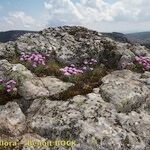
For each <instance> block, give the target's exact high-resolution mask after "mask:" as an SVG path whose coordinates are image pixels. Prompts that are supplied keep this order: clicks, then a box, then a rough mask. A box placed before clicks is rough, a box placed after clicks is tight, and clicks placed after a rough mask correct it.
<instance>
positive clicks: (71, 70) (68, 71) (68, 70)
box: [60, 64, 83, 76]
mask: <svg viewBox="0 0 150 150" xmlns="http://www.w3.org/2000/svg"><path fill="white" fill-rule="evenodd" d="M60 71H62V72H63V73H64V75H66V76H70V75H76V74H78V73H83V70H81V69H77V68H76V66H75V65H74V64H71V65H70V66H66V67H64V68H61V69H60Z"/></svg>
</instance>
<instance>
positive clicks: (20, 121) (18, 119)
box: [0, 102, 26, 136]
mask: <svg viewBox="0 0 150 150" xmlns="http://www.w3.org/2000/svg"><path fill="white" fill-rule="evenodd" d="M25 130H26V117H25V115H24V114H23V113H22V111H21V109H20V108H19V106H18V104H17V103H15V102H9V103H7V104H6V105H5V106H4V107H3V108H2V110H1V111H0V132H1V133H4V134H6V135H7V134H8V135H11V136H18V135H20V134H22V133H23V132H25Z"/></svg>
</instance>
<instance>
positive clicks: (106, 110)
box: [0, 26, 150, 150]
mask: <svg viewBox="0 0 150 150" xmlns="http://www.w3.org/2000/svg"><path fill="white" fill-rule="evenodd" d="M21 51H24V52H32V51H39V52H42V53H44V54H46V55H48V56H50V57H51V58H54V57H55V59H57V60H59V61H63V62H66V63H68V62H70V61H71V62H73V63H76V62H78V61H79V60H80V59H81V58H88V57H89V56H92V57H93V58H97V59H98V60H99V61H100V62H101V63H104V64H105V65H106V66H107V65H108V64H114V65H115V67H116V68H115V71H112V72H111V73H109V74H108V75H106V76H105V77H103V78H102V80H101V83H102V84H100V85H99V86H98V87H96V88H94V89H93V92H90V93H88V94H85V95H75V96H71V97H69V98H68V99H65V100H61V98H59V96H60V95H61V93H63V92H68V90H69V88H70V87H74V86H75V85H74V84H73V83H69V82H64V81H61V80H60V79H58V78H56V77H55V76H47V77H37V76H36V75H35V74H33V73H32V72H31V71H30V70H28V69H27V68H26V67H25V66H24V65H22V64H12V63H11V62H10V61H9V60H10V58H11V56H14V55H16V53H20V52H21ZM54 51H55V55H54ZM141 54H144V55H145V56H150V51H149V50H148V49H146V48H144V47H143V46H137V45H131V44H129V43H120V42H117V41H114V40H112V39H109V38H107V37H104V36H102V35H101V34H100V33H98V32H96V31H91V30H88V29H86V28H82V27H67V26H66V27H58V28H49V29H45V30H43V31H41V32H39V33H36V34H26V35H24V36H22V37H20V38H19V39H18V40H16V41H14V42H8V43H5V44H0V77H6V76H8V77H10V78H13V79H15V80H16V81H17V83H18V85H17V91H18V94H19V97H17V98H15V99H11V100H10V101H9V102H7V103H6V104H4V105H0V140H5V141H7V140H9V141H11V140H13V141H16V142H18V143H19V145H18V146H16V147H10V148H9V149H10V150H12V149H14V150H19V149H21V150H149V149H150V72H148V71H145V72H144V73H135V72H133V71H131V70H128V69H123V68H124V67H125V64H126V63H127V64H128V65H129V64H133V58H134V57H135V56H137V55H141ZM125 68H126V67H125ZM117 69H121V70H117ZM60 97H61V96H60ZM57 98H59V99H57ZM28 140H31V141H37V142H40V141H43V142H47V141H49V140H53V141H54V140H73V141H75V143H76V144H75V145H74V146H72V147H71V146H69V147H64V146H58V147H56V146H54V145H53V146H52V147H48V146H37V147H34V146H27V145H26V143H27V142H28Z"/></svg>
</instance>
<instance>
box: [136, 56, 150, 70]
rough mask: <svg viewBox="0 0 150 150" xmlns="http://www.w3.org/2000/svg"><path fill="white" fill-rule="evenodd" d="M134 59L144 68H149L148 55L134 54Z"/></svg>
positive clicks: (149, 60) (149, 59) (149, 57)
mask: <svg viewBox="0 0 150 150" xmlns="http://www.w3.org/2000/svg"><path fill="white" fill-rule="evenodd" d="M135 60H136V61H137V62H138V63H139V64H140V65H142V67H143V68H144V69H147V70H149V69H150V56H139V57H138V56H136V57H135Z"/></svg>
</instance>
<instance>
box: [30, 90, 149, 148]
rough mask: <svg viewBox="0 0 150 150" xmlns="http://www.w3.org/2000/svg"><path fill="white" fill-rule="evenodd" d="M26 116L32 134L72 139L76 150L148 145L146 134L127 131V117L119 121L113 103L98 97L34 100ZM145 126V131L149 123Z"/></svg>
mask: <svg viewBox="0 0 150 150" xmlns="http://www.w3.org/2000/svg"><path fill="white" fill-rule="evenodd" d="M27 114H28V115H27V116H28V122H29V126H30V127H31V129H32V130H33V131H34V132H36V133H38V134H40V135H41V136H43V137H46V138H48V139H67V140H75V141H76V145H75V147H74V148H73V149H75V150H78V149H81V150H82V149H84V150H89V149H91V150H94V149H97V150H105V149H107V150H114V149H116V150H121V149H134V150H138V149H142V150H145V148H146V146H148V143H149V141H148V139H147V140H146V138H148V137H149V135H150V134H149V132H147V135H145V134H144V132H142V133H141V131H140V126H137V128H136V129H135V130H136V131H133V130H132V127H130V128H129V129H128V132H127V131H126V126H125V125H126V124H124V121H125V120H126V118H125V119H124V117H122V118H120V116H121V115H120V114H118V113H117V111H116V109H115V107H114V106H113V104H111V103H107V102H105V101H104V100H103V99H102V98H101V96H100V94H95V93H90V94H88V95H86V96H80V95H78V96H75V97H74V98H73V99H70V100H69V101H66V102H62V101H50V100H42V99H37V100H35V101H34V102H33V103H32V105H31V107H30V108H29V109H28V113H27ZM123 115H124V114H123ZM127 117H128V118H129V119H132V116H130V115H129V116H128V115H127ZM137 117H140V114H137ZM145 119H146V118H145ZM147 119H148V116H147ZM145 123H146V124H147V128H146V129H148V128H149V127H148V125H149V121H148V122H146V120H145ZM120 124H122V125H124V126H125V127H122V126H120ZM143 127H144V123H143ZM146 129H145V131H146ZM136 132H139V133H138V135H137V133H136ZM138 139H139V140H138ZM56 149H57V148H56ZM62 149H63V148H62ZM64 149H65V148H64ZM66 149H67V148H66Z"/></svg>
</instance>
